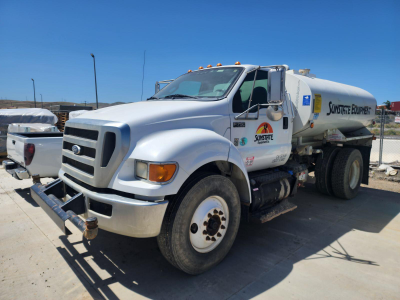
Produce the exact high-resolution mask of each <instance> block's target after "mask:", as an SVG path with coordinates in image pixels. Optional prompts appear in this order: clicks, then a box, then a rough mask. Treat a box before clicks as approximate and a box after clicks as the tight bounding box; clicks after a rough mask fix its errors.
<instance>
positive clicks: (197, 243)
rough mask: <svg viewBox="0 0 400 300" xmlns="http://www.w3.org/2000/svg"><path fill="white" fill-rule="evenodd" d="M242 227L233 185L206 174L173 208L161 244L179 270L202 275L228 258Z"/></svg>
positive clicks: (169, 212)
mask: <svg viewBox="0 0 400 300" xmlns="http://www.w3.org/2000/svg"><path fill="white" fill-rule="evenodd" d="M239 223H240V199H239V194H238V192H237V190H236V188H235V186H234V185H233V183H232V182H231V181H230V180H229V179H227V178H225V177H224V176H221V175H210V174H203V175H201V176H200V177H198V178H197V179H196V180H193V181H192V182H191V183H190V184H188V185H187V186H186V188H184V189H183V191H182V192H181V193H180V194H179V195H177V197H176V198H175V199H174V200H173V201H172V202H171V203H170V204H169V206H168V208H167V211H166V214H165V216H164V221H163V224H162V228H161V233H160V235H159V236H158V237H157V242H158V245H159V247H160V250H161V253H162V254H163V255H164V257H165V258H166V259H167V260H168V261H169V262H170V263H171V264H173V265H174V266H175V267H177V268H179V269H181V270H182V271H184V272H186V273H188V274H192V275H195V274H200V273H203V272H205V271H206V270H208V269H210V268H212V267H214V266H215V265H217V264H218V263H219V262H220V261H222V259H223V258H224V257H225V256H226V254H227V253H228V252H229V250H230V248H231V247H232V244H233V242H234V240H235V238H236V234H237V231H238V228H239Z"/></svg>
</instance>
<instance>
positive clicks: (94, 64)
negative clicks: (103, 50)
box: [90, 53, 99, 109]
mask: <svg viewBox="0 0 400 300" xmlns="http://www.w3.org/2000/svg"><path fill="white" fill-rule="evenodd" d="M90 56H92V57H93V66H94V86H95V89H96V108H97V109H99V100H98V98H97V79H96V59H95V58H94V54H93V53H90Z"/></svg>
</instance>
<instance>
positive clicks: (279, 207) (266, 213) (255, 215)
mask: <svg viewBox="0 0 400 300" xmlns="http://www.w3.org/2000/svg"><path fill="white" fill-rule="evenodd" d="M296 208H297V205H296V204H293V203H291V202H289V200H288V199H284V200H282V201H281V202H279V203H278V204H275V205H274V206H272V207H269V208H266V209H263V210H259V211H255V212H252V213H251V215H250V222H252V223H256V224H261V223H265V222H268V221H271V220H272V219H274V218H276V217H278V216H280V215H283V214H285V213H287V212H290V211H292V210H295V209H296Z"/></svg>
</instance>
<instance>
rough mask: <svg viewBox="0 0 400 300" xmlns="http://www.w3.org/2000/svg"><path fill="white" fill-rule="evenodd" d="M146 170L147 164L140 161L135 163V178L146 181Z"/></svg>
mask: <svg viewBox="0 0 400 300" xmlns="http://www.w3.org/2000/svg"><path fill="white" fill-rule="evenodd" d="M147 169H148V166H147V163H145V162H142V161H137V162H136V176H137V177H140V178H143V179H147V177H148V175H149V173H148V171H147Z"/></svg>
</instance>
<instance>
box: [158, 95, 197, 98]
mask: <svg viewBox="0 0 400 300" xmlns="http://www.w3.org/2000/svg"><path fill="white" fill-rule="evenodd" d="M168 98H171V99H173V98H193V99H197V97H193V96H189V95H183V94H173V95H168V96H165V97H164V99H168Z"/></svg>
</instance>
